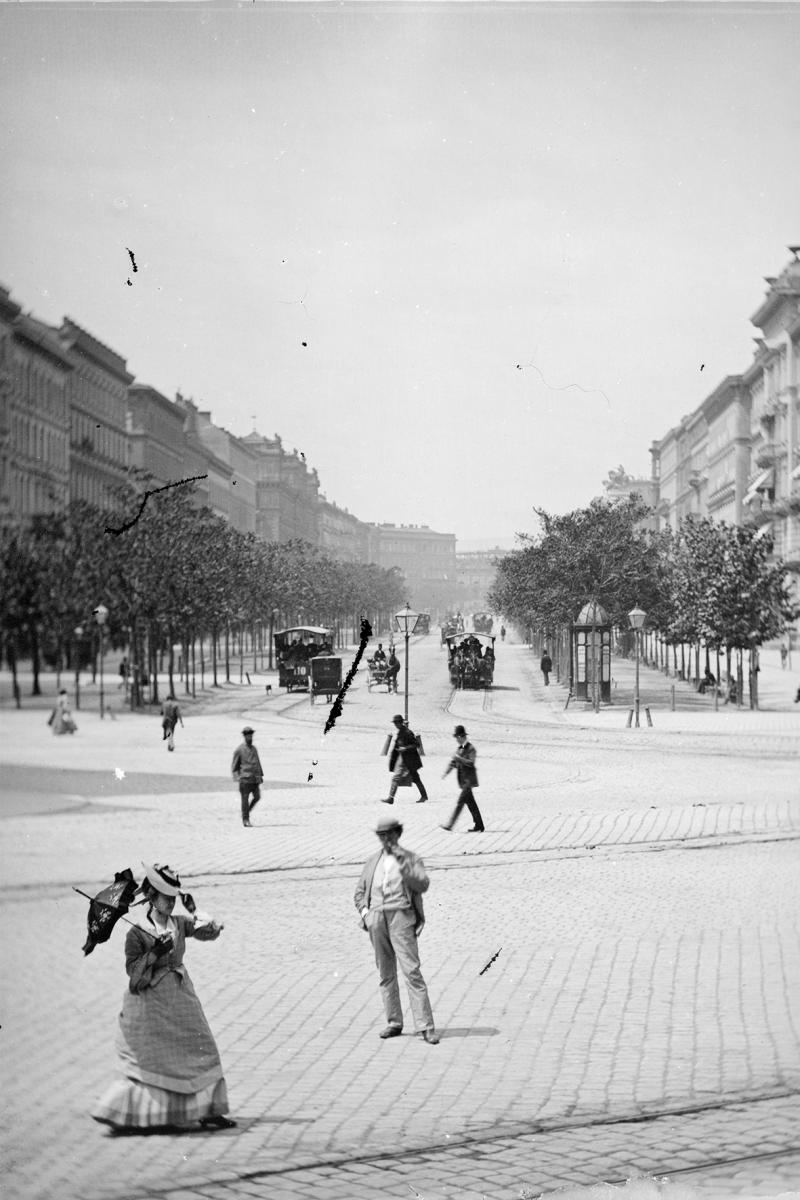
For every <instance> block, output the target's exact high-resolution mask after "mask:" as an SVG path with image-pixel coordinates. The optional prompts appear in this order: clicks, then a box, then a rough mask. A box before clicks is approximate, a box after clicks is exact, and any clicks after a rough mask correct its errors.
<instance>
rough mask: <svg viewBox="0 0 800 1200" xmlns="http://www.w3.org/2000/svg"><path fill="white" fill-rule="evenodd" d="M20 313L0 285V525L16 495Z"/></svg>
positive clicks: (7, 516) (6, 291)
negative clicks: (16, 360) (16, 327)
mask: <svg viewBox="0 0 800 1200" xmlns="http://www.w3.org/2000/svg"><path fill="white" fill-rule="evenodd" d="M21 312H22V309H21V307H20V305H19V304H16V303H15V302H14V301H13V300H12V299H11V294H10V292H9V291H8V289H7V288H4V287H0V527H2V526H4V525H6V524H7V523H8V522H9V521H10V520H11V516H12V510H13V505H12V497H14V498H16V494H17V484H16V479H13V481H12V472H13V470H14V464H15V454H14V445H13V439H12V424H11V420H12V414H13V412H14V407H15V404H14V395H15V392H14V322H15V320H16V319H17V317H18V316H19V315H20V313H21Z"/></svg>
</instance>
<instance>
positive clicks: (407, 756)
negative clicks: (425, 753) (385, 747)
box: [383, 713, 428, 804]
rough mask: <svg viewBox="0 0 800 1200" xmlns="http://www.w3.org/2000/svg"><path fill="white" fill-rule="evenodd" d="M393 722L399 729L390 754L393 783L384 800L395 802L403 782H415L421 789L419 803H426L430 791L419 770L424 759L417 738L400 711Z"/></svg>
mask: <svg viewBox="0 0 800 1200" xmlns="http://www.w3.org/2000/svg"><path fill="white" fill-rule="evenodd" d="M392 724H393V725H394V727H395V729H396V730H397V734H396V736H395V739H394V745H393V746H392V750H391V753H390V755H389V770H390V771H391V772H392V784H391V787H390V788H389V795H388V797H387V798H386V799H385V800H384V801H383V803H384V804H394V797H395V792H396V791H397V789H398V787H400V785H401V783H403V782H408V783H409V784H411V783H413V784H415V786H416V787H417V788H418V789H419V800H418V801H417V804H424V803H425V801H426V800H427V799H428V793H427V792H426V791H425V784H424V783H423V782H422V780H421V779H420V777H419V772H420V771H421V770H422V759H421V758H420V756H419V750H418V748H417V738H416V735H415V734H414V732H413V730H412V729H409V727H408V725H407V724H406V722H405V720H404V718H403V717H401V716H400V714H399V713H398V714H397V716H396V717H392Z"/></svg>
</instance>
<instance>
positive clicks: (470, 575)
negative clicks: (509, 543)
mask: <svg viewBox="0 0 800 1200" xmlns="http://www.w3.org/2000/svg"><path fill="white" fill-rule="evenodd" d="M507 554H508V551H507V550H502V549H501V548H500V547H499V546H495V548H494V549H493V550H466V551H459V552H457V553H456V570H457V579H458V603H457V606H456V607H457V608H458V610H459V611H460V612H461V613H463V614H464V615H465V616H467V615H469V614H470V613H476V612H484V611H486V610H487V609H488V607H489V604H488V601H487V599H486V593H487V592H488V591H489V588H490V587H491V586H492V584H493V583H494V581H495V576H496V575H497V560H498V559H500V558H505V557H506V555H507Z"/></svg>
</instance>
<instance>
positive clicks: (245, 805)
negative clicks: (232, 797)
mask: <svg viewBox="0 0 800 1200" xmlns="http://www.w3.org/2000/svg"><path fill="white" fill-rule="evenodd" d="M251 794H252V797H253V799H252V801H251V800H250V796H251ZM239 795H240V796H241V798H242V820H243V821H248V820H249V819H250V813H251V812H252V811H253V809H254V808H255V806H256V805H257V804H258V802H259V800H260V799H261V785H260V784H258V783H251V782H249V781H248V782H247V783H245V782H243V781H242V780H240V781H239Z"/></svg>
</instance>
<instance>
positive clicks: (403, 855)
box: [353, 846, 431, 933]
mask: <svg viewBox="0 0 800 1200" xmlns="http://www.w3.org/2000/svg"><path fill="white" fill-rule="evenodd" d="M397 849H398V850H399V853H398V854H396V855H395V858H396V859H397V865H398V867H399V868H400V874H401V875H402V877H403V886H404V887H405V889H406V892H407V893H408V898H409V900H410V901H411V907H412V908H413V909H414V912H415V913H416V917H417V924H416V932H417V933H419V932H420V930H421V929H422V926H423V925H424V924H425V909H424V908H423V906H422V893H423V892H427V890H428V888H429V886H430V882H431V881H430V879H429V878H428V873H427V871H426V870H425V864H424V862H423V861H422V859H421V858H420V857H419V855H418V854H414V853H412V851H411V850H405V849H404V848H403V847H402V846H398V847H397ZM382 857H383V850H382V849H381V850H378V852H377V854H373V855H372V858H368V859H367V861H366V863H365V864H364V869H363V871H362V872H361V876H360V878H359V881H358V883H357V884H356V891H355V896H354V897H353V899H354V901H355V906H356V909H357V910H358V912H359V913H360V912H361V910H362V908H369V906H370V899H371V897H372V881H373V879H374V878H375V871H376V869H377V866H378V863H379V862H380V860H381V858H382ZM364 928H365V929H366V925H365V926H364Z"/></svg>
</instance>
